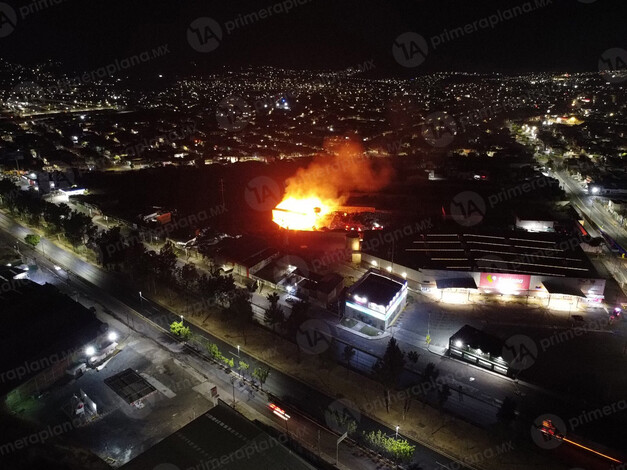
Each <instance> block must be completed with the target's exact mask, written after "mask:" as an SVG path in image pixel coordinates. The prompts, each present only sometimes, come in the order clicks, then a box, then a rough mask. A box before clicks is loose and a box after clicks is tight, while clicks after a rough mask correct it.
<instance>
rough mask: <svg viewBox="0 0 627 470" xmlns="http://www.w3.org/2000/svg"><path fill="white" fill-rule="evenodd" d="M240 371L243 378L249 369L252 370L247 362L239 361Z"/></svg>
mask: <svg viewBox="0 0 627 470" xmlns="http://www.w3.org/2000/svg"><path fill="white" fill-rule="evenodd" d="M238 369H239V372H240V374H242V376H243V377H245V376H246V372H248V369H250V365H249V364H248V363H247V362H244V361H239V364H238Z"/></svg>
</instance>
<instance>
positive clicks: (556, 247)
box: [362, 230, 605, 304]
mask: <svg viewBox="0 0 627 470" xmlns="http://www.w3.org/2000/svg"><path fill="white" fill-rule="evenodd" d="M579 244H580V240H579V239H577V238H576V237H572V238H564V237H561V236H559V235H557V234H554V233H530V232H520V231H511V232H470V231H468V232H461V233H428V234H426V233H418V234H411V233H409V234H405V233H404V232H403V231H401V230H399V231H389V232H384V233H381V232H379V233H366V234H365V236H364V240H363V242H362V250H363V253H362V262H363V263H364V264H368V265H371V266H374V267H377V268H380V269H388V270H390V269H391V270H392V272H393V273H396V274H400V275H401V276H402V277H404V278H406V279H407V280H408V281H409V283H410V286H411V287H412V288H415V289H416V290H421V291H423V292H430V293H434V294H436V295H438V296H440V298H441V299H442V300H447V299H444V298H443V297H444V294H455V295H459V296H461V297H460V299H459V301H460V302H461V301H463V302H466V301H468V300H469V296H470V294H474V293H477V294H487V295H490V294H495V295H526V296H537V297H546V298H547V299H548V303H551V302H553V303H557V302H567V303H570V304H578V302H579V301H580V300H584V301H587V302H591V303H592V302H593V303H597V304H599V303H600V302H601V300H602V299H603V298H604V291H605V279H603V278H601V276H600V275H599V274H598V273H597V271H596V269H595V268H594V266H593V265H592V263H591V262H590V260H589V259H588V257H587V256H586V254H585V253H584V252H583V250H582V249H581V247H580V246H579ZM392 260H395V261H394V262H392ZM549 286H550V287H549Z"/></svg>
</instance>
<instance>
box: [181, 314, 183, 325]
mask: <svg viewBox="0 0 627 470" xmlns="http://www.w3.org/2000/svg"><path fill="white" fill-rule="evenodd" d="M182 323H183V315H181V324H182Z"/></svg>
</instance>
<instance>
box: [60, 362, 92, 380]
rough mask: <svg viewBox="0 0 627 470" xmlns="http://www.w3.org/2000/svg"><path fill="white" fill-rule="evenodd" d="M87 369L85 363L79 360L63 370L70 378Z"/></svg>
mask: <svg viewBox="0 0 627 470" xmlns="http://www.w3.org/2000/svg"><path fill="white" fill-rule="evenodd" d="M86 370H87V364H85V363H84V362H79V363H77V364H73V365H71V366H70V367H68V368H67V369H66V370H65V373H66V374H67V375H69V376H70V377H72V378H75V379H77V378H79V377H80V376H81V375H83V374H84V373H85V371H86Z"/></svg>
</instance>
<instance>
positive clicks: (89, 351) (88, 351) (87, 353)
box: [85, 346, 96, 357]
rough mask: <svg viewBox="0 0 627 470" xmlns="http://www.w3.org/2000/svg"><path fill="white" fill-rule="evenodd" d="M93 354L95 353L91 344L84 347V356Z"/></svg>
mask: <svg viewBox="0 0 627 470" xmlns="http://www.w3.org/2000/svg"><path fill="white" fill-rule="evenodd" d="M94 354H96V348H94V347H93V346H87V347H86V348H85V355H86V356H90V357H91V356H93V355H94Z"/></svg>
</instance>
